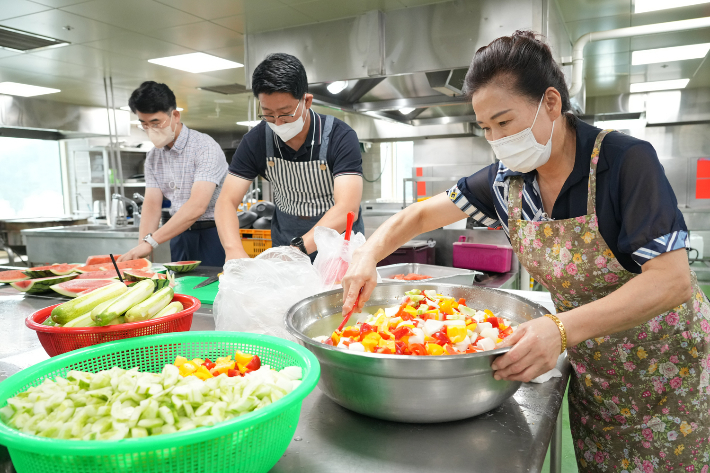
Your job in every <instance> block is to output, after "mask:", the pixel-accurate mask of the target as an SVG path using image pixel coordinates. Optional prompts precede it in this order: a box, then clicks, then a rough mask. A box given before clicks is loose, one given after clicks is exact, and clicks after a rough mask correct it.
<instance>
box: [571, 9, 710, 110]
mask: <svg viewBox="0 0 710 473" xmlns="http://www.w3.org/2000/svg"><path fill="white" fill-rule="evenodd" d="M633 1H634V0H557V5H558V7H559V9H560V13H561V14H562V16H563V18H564V22H565V26H566V28H567V32H568V33H569V36H570V39H571V41H572V42H573V43H574V41H576V40H577V38H579V37H580V36H582V35H583V34H585V33H589V32H592V31H604V30H611V29H615V28H624V27H628V26H639V25H647V24H653V23H664V22H668V21H677V20H686V19H690V18H700V17H706V16H710V3H706V4H704V5H695V6H690V7H681V8H670V9H667V10H659V11H655V12H647V13H636V14H635V13H632V12H633ZM668 3H669V4H672V1H669V2H668ZM697 43H710V28H705V29H698V30H694V31H686V32H681V33H664V34H655V35H648V36H638V37H634V38H625V39H615V40H606V41H600V42H598V43H590V44H588V45H587V47H586V48H585V49H584V57H585V61H584V62H585V84H586V91H587V96H588V97H594V96H603V95H615V94H621V93H628V92H629V84H630V83H636V82H647V81H659V80H671V79H685V78H690V82H689V83H688V88H698V87H708V86H709V85H710V61H708V60H707V57H706V59H705V60H703V59H693V60H687V61H673V62H669V63H667V64H648V65H643V66H632V65H631V52H632V51H638V50H644V49H655V48H664V47H670V46H683V45H686V44H697Z"/></svg>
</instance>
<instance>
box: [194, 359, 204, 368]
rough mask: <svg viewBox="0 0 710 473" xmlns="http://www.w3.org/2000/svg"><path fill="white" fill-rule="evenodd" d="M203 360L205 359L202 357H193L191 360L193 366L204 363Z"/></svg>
mask: <svg viewBox="0 0 710 473" xmlns="http://www.w3.org/2000/svg"><path fill="white" fill-rule="evenodd" d="M204 362H205V360H203V359H202V358H195V359H194V360H192V363H193V364H194V365H195V366H200V365H201V364H202V363H204Z"/></svg>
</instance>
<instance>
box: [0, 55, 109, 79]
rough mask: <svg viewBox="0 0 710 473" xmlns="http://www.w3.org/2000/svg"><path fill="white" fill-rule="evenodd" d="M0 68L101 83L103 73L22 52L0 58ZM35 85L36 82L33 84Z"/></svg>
mask: <svg viewBox="0 0 710 473" xmlns="http://www.w3.org/2000/svg"><path fill="white" fill-rule="evenodd" d="M0 68H3V69H4V68H9V69H16V70H24V71H32V72H34V73H35V74H42V75H46V76H57V77H64V78H68V79H74V80H80V81H82V82H93V83H102V80H103V73H102V71H101V70H99V69H95V68H92V67H83V66H79V65H77V64H69V63H66V62H60V61H53V60H51V59H47V58H43V57H39V56H34V55H31V54H23V55H20V56H11V57H7V58H3V59H0ZM33 85H36V84H33Z"/></svg>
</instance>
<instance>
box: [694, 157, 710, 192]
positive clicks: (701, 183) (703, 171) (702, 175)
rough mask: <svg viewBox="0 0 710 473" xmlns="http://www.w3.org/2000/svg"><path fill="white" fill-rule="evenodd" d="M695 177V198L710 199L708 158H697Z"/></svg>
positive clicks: (709, 165)
mask: <svg viewBox="0 0 710 473" xmlns="http://www.w3.org/2000/svg"><path fill="white" fill-rule="evenodd" d="M695 177H696V179H695V198H696V199H710V159H708V158H700V159H698V167H697V170H696V174H695Z"/></svg>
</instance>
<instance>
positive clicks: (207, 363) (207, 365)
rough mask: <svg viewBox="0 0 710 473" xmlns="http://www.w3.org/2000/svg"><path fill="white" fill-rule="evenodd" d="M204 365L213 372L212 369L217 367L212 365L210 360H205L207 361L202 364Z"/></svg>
mask: <svg viewBox="0 0 710 473" xmlns="http://www.w3.org/2000/svg"><path fill="white" fill-rule="evenodd" d="M202 365H203V366H204V367H205V368H207V370H208V371H212V368H214V367H215V366H217V365H216V364H215V363H212V362H211V361H210V359H209V358H205V361H204V362H203V363H202Z"/></svg>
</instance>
